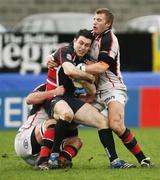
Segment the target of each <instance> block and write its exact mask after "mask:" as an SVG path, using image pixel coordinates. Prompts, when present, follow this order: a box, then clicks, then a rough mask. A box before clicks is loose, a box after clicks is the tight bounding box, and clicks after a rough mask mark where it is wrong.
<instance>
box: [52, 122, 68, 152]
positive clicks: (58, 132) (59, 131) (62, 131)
mask: <svg viewBox="0 0 160 180" xmlns="http://www.w3.org/2000/svg"><path fill="white" fill-rule="evenodd" d="M69 125H70V123H69V122H68V121H65V120H61V119H60V120H58V122H57V124H56V126H55V137H54V143H53V150H52V153H60V146H61V143H62V141H63V139H65V138H66V135H67V131H68V127H69Z"/></svg>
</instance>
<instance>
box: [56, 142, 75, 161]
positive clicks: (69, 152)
mask: <svg viewBox="0 0 160 180" xmlns="http://www.w3.org/2000/svg"><path fill="white" fill-rule="evenodd" d="M77 153H78V150H77V149H76V148H75V147H74V146H72V145H66V146H65V147H64V148H63V149H62V151H61V154H60V157H59V159H60V160H65V159H67V160H68V161H72V158H73V157H75V156H76V155H77Z"/></svg>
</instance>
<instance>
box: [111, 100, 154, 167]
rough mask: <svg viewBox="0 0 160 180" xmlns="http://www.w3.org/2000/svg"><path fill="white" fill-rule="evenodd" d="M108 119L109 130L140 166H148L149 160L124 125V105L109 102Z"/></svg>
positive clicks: (117, 102)
mask: <svg viewBox="0 0 160 180" xmlns="http://www.w3.org/2000/svg"><path fill="white" fill-rule="evenodd" d="M108 119H109V126H110V128H111V129H112V130H113V131H114V132H115V133H116V134H117V135H118V137H119V138H120V139H121V140H122V142H123V144H124V145H125V146H126V148H127V149H128V150H129V151H130V152H131V153H132V154H133V155H134V156H135V157H136V158H137V160H138V162H139V163H140V164H141V165H142V166H150V165H151V162H150V160H149V158H146V156H145V155H144V153H143V151H142V149H141V147H140V145H139V144H138V142H137V140H136V138H135V137H134V134H133V133H132V132H131V131H130V130H129V129H127V128H126V127H125V124H124V104H122V103H121V102H119V101H111V102H109V104H108Z"/></svg>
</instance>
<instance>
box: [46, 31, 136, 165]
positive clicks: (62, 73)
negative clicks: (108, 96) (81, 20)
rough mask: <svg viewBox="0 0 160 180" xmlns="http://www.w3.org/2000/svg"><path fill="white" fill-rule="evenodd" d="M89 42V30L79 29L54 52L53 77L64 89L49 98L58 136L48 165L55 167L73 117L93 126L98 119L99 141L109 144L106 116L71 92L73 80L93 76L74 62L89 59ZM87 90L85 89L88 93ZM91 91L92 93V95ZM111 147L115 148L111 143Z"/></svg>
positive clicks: (86, 79)
mask: <svg viewBox="0 0 160 180" xmlns="http://www.w3.org/2000/svg"><path fill="white" fill-rule="evenodd" d="M86 32H87V34H88V33H89V37H88V36H86V34H85V33H86ZM91 42H92V40H91V39H90V31H87V30H80V31H79V33H78V34H77V36H76V37H75V39H74V42H73V43H71V44H70V45H69V46H66V47H64V48H60V49H59V50H57V51H56V52H55V53H54V54H53V59H54V61H55V62H56V63H58V64H59V66H58V67H57V72H56V73H55V74H56V77H58V80H57V79H56V83H57V82H59V85H62V84H63V86H64V87H65V89H66V91H65V94H64V95H63V96H61V97H60V96H59V97H56V98H55V99H53V101H51V104H52V105H53V112H54V117H55V118H56V119H59V121H58V123H57V125H56V130H57V131H56V133H55V134H56V135H57V136H56V135H55V141H54V146H53V152H52V153H51V156H50V160H49V166H50V168H55V167H56V166H58V164H57V162H58V161H57V159H58V156H59V146H60V144H61V141H62V140H63V138H64V136H65V132H66V131H67V127H68V126H69V123H70V122H72V120H74V119H75V120H76V121H79V122H80V123H82V124H86V125H88V126H94V127H95V123H97V124H98V122H100V124H101V126H99V125H100V124H99V125H97V128H98V129H99V131H98V134H99V137H100V140H101V143H102V144H103V146H104V147H106V146H107V145H108V144H109V143H110V144H111V143H112V142H108V141H107V139H108V137H107V136H106V131H107V129H108V125H107V120H105V123H102V122H104V118H105V119H106V117H104V116H103V115H102V114H100V113H98V111H97V110H96V109H95V108H94V107H93V106H91V105H90V104H88V103H84V102H82V101H80V100H79V99H77V98H76V97H75V94H74V92H75V89H76V86H75V83H74V81H75V80H78V82H80V80H81V79H82V80H83V81H84V82H87V81H89V82H92V77H91V76H90V74H87V73H85V72H84V71H81V70H79V69H78V68H76V66H77V65H79V64H82V63H85V62H86V60H87V59H88V58H89V59H90V56H88V55H87V54H86V53H87V52H88V51H89V48H90V45H91ZM82 70H83V69H82ZM52 79H53V80H55V78H53V77H52V76H51V77H50V79H48V80H49V81H51V80H52ZM49 81H47V82H49ZM49 83H50V82H49ZM50 84H51V83H50ZM54 84H55V83H54ZM88 84H89V83H88ZM91 89H92V88H91ZM91 89H90V90H91ZM90 90H89V91H88V92H91V91H90ZM92 90H93V89H92ZM93 92H94V93H95V90H93ZM94 93H92V95H93V94H94ZM56 137H57V138H56ZM111 150H112V151H114V146H113V147H112V149H111ZM109 153H110V152H109ZM131 166H132V167H133V165H132V164H128V163H125V165H124V167H131Z"/></svg>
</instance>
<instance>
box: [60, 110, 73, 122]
mask: <svg viewBox="0 0 160 180" xmlns="http://www.w3.org/2000/svg"><path fill="white" fill-rule="evenodd" d="M73 117H74V114H73V112H71V111H64V112H62V114H61V117H60V118H61V119H63V120H66V121H68V122H71V121H72V120H73Z"/></svg>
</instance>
